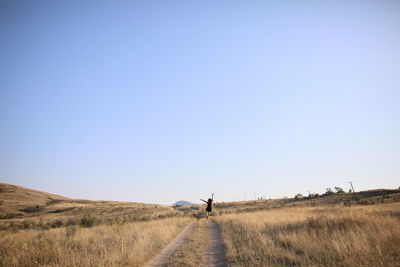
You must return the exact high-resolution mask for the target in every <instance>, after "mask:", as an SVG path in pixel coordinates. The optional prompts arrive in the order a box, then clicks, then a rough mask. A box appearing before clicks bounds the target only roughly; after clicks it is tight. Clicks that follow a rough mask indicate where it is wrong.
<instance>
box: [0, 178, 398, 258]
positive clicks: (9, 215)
mask: <svg viewBox="0 0 400 267" xmlns="http://www.w3.org/2000/svg"><path fill="white" fill-rule="evenodd" d="M204 208H205V207H204V205H175V206H164V205H152V204H143V203H129V202H116V201H89V200H76V199H68V198H64V197H61V196H56V195H53V194H48V193H44V192H39V191H34V190H30V189H27V188H23V187H18V186H13V185H8V184H1V183H0V232H1V235H0V236H1V237H0V266H128V265H129V266H141V265H143V263H144V262H145V261H147V260H149V259H150V258H152V257H153V256H154V255H155V254H157V253H158V252H159V251H160V250H161V249H162V248H163V246H164V245H165V244H167V243H168V242H169V241H170V240H171V239H172V238H173V237H174V236H175V235H176V234H177V233H178V232H179V231H180V230H181V229H182V228H183V227H184V226H185V225H186V224H187V223H189V222H190V221H192V220H195V219H201V218H204V215H205V212H204ZM399 212H400V190H386V189H378V190H369V191H363V192H357V197H355V195H354V192H347V193H346V192H344V190H343V189H342V188H339V187H334V189H331V188H327V189H326V192H325V193H324V194H321V195H319V194H315V193H314V194H313V193H310V194H308V195H306V196H303V195H302V194H296V195H295V196H294V197H293V198H281V199H268V200H266V199H259V200H254V201H242V202H219V203H215V209H214V211H213V213H212V215H213V216H214V217H215V219H216V220H217V221H218V223H219V224H220V227H221V229H222V231H223V236H224V240H225V243H226V246H227V248H228V260H229V261H230V264H231V265H232V266H265V265H272V266H276V265H277V266H290V265H292V266H310V265H323V266H338V265H340V266H363V265H364V266H365V265H374V266H396V264H397V263H398V262H399V261H400V258H399V256H398V255H400V251H399V248H400V245H399V244H400V213H399ZM200 222H201V223H199V225H200V228H198V229H197V230H196V231H195V232H194V233H193V235H192V237H191V239H190V241H189V243H187V246H186V247H183V248H182V249H180V250H179V251H178V252H177V254H176V255H174V257H173V258H172V259H171V262H170V264H169V265H168V266H197V265H198V264H199V262H201V261H202V259H203V257H204V254H202V253H193V251H194V250H197V249H198V248H201V247H204V246H205V244H206V242H207V240H206V239H207V238H206V237H205V233H204V224H202V221H200ZM202 227H203V228H202ZM369 263H371V264H369Z"/></svg>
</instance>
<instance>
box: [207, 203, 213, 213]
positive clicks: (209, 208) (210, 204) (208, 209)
mask: <svg viewBox="0 0 400 267" xmlns="http://www.w3.org/2000/svg"><path fill="white" fill-rule="evenodd" d="M211 206H212V201H208V202H207V208H206V211H207V212H211V211H212V207H211Z"/></svg>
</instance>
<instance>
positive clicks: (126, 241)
mask: <svg viewBox="0 0 400 267" xmlns="http://www.w3.org/2000/svg"><path fill="white" fill-rule="evenodd" d="M189 222H190V219H189V218H169V219H162V220H155V221H151V222H136V223H126V224H123V225H112V226H97V227H92V228H82V227H76V226H71V227H66V228H58V229H51V230H25V231H19V232H18V233H6V234H4V235H2V236H1V237H0V266H142V265H143V263H144V262H146V261H147V260H149V259H151V258H152V257H153V256H154V255H156V254H157V253H158V252H159V251H160V250H161V249H162V248H163V247H164V246H165V245H166V244H168V242H169V241H170V240H171V239H172V238H173V237H174V236H176V235H177V234H178V233H179V232H180V231H181V230H182V228H183V227H184V226H186V225H187V224H188V223H189Z"/></svg>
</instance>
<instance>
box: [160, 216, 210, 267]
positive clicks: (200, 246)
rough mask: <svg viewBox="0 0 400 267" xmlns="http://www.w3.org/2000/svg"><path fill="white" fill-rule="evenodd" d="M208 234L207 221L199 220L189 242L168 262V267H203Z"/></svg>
mask: <svg viewBox="0 0 400 267" xmlns="http://www.w3.org/2000/svg"><path fill="white" fill-rule="evenodd" d="M207 242H208V232H207V226H206V222H205V220H199V222H198V224H197V226H196V228H195V229H194V231H193V232H192V233H191V234H190V236H189V238H188V241H187V242H186V243H185V245H184V246H183V247H181V248H180V249H178V251H177V252H176V253H175V254H174V255H173V256H172V257H171V259H170V260H169V261H168V263H167V265H166V266H168V267H172V266H174V267H177V266H182V267H183V266H201V265H202V263H203V262H204V259H205V252H206V248H207Z"/></svg>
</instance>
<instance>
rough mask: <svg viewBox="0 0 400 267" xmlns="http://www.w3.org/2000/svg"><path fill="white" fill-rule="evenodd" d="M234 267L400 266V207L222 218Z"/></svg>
mask: <svg viewBox="0 0 400 267" xmlns="http://www.w3.org/2000/svg"><path fill="white" fill-rule="evenodd" d="M217 221H218V223H219V224H220V227H221V229H222V235H223V238H224V242H225V244H226V246H227V257H228V260H229V262H230V265H231V266H316V265H320V266H399V262H400V204H399V203H392V204H380V205H374V206H365V205H364V206H351V207H346V206H343V205H340V206H331V207H288V208H282V209H274V210H269V211H263V212H253V213H242V214H232V215H223V216H220V217H217Z"/></svg>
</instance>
